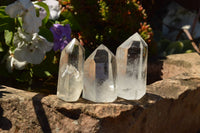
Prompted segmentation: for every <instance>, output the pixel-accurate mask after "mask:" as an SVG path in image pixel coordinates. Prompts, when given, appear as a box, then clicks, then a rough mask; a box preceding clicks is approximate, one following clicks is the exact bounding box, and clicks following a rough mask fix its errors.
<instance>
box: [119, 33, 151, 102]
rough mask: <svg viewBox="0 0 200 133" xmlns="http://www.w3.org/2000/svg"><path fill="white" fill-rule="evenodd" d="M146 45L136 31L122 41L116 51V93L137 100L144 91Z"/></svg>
mask: <svg viewBox="0 0 200 133" xmlns="http://www.w3.org/2000/svg"><path fill="white" fill-rule="evenodd" d="M147 55H148V46H147V44H146V43H145V41H144V40H143V39H142V38H141V37H140V35H139V34H138V33H135V34H134V35H132V36H131V37H130V38H128V39H127V40H126V41H125V42H123V43H122V44H121V45H120V46H119V47H118V48H117V52H116V60H117V80H116V90H117V95H118V96H119V97H121V98H124V99H127V100H138V99H140V98H141V97H142V96H143V95H144V94H145V93H146V75H147V74H146V73H147Z"/></svg>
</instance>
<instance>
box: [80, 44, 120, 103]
mask: <svg viewBox="0 0 200 133" xmlns="http://www.w3.org/2000/svg"><path fill="white" fill-rule="evenodd" d="M115 80H116V59H115V56H114V55H113V53H112V52H111V51H110V50H109V49H108V48H107V47H105V46H104V45H103V44H102V45H100V46H99V47H98V48H97V49H96V50H95V51H94V52H93V53H92V54H91V55H90V56H89V57H88V58H87V60H86V61H85V64H84V89H83V98H85V99H88V100H90V101H93V102H113V101H114V100H115V99H116V98H117V94H116V90H115Z"/></svg>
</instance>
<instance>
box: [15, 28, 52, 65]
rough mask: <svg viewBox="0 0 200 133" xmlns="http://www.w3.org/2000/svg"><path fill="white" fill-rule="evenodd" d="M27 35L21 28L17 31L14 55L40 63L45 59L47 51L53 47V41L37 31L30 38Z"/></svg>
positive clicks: (19, 59) (18, 58)
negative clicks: (49, 40)
mask: <svg viewBox="0 0 200 133" xmlns="http://www.w3.org/2000/svg"><path fill="white" fill-rule="evenodd" d="M23 34H24V35H23ZM25 36H26V33H23V32H21V31H20V30H19V32H17V33H15V36H14V45H15V46H16V47H17V48H16V49H15V51H14V57H15V58H16V59H17V60H18V61H22V62H23V61H26V62H28V63H31V64H40V63H41V62H42V61H43V59H44V57H45V55H46V52H48V51H50V50H51V49H52V47H53V43H50V42H48V41H47V40H46V39H45V38H44V37H42V36H40V35H38V34H37V33H34V34H33V35H30V37H28V39H27V38H26V37H25ZM30 38H31V39H30Z"/></svg>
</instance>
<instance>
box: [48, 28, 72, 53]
mask: <svg viewBox="0 0 200 133" xmlns="http://www.w3.org/2000/svg"><path fill="white" fill-rule="evenodd" d="M50 30H51V32H52V33H53V38H54V46H53V50H54V51H57V50H59V49H60V50H63V49H64V48H65V46H66V45H67V44H68V43H69V42H70V41H71V28H70V25H69V24H66V25H65V26H62V25H60V24H54V25H53V26H52V27H51V28H50Z"/></svg>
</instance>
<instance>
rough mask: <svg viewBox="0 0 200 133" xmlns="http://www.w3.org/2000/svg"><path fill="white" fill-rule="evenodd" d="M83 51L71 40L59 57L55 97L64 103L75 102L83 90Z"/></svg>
mask: <svg viewBox="0 0 200 133" xmlns="http://www.w3.org/2000/svg"><path fill="white" fill-rule="evenodd" d="M84 58H85V50H84V48H83V47H82V46H81V45H80V43H79V41H78V40H77V39H75V38H74V39H73V40H72V41H71V42H70V43H69V44H68V45H67V46H66V47H65V48H64V49H63V50H62V53H61V57H60V66H59V74H58V88H57V96H58V97H59V98H60V99H62V100H64V101H77V100H78V99H79V97H80V95H81V92H82V90H83V65H84Z"/></svg>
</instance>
